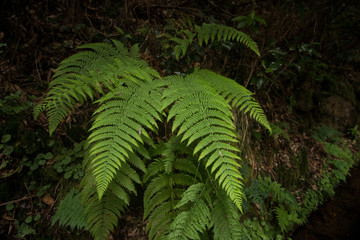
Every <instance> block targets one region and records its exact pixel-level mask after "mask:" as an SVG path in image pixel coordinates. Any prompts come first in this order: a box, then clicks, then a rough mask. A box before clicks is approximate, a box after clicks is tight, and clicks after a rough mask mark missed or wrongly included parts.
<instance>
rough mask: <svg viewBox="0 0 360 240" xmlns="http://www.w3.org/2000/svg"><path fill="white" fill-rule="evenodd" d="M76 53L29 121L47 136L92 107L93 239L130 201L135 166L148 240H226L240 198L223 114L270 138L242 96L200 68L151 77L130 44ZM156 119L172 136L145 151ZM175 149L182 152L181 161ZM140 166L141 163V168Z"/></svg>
mask: <svg viewBox="0 0 360 240" xmlns="http://www.w3.org/2000/svg"><path fill="white" fill-rule="evenodd" d="M198 37H199V38H200V35H199V36H198ZM81 49H83V50H84V51H82V52H79V53H77V54H75V55H73V56H72V57H70V58H68V59H66V60H64V61H63V62H62V63H61V64H60V66H59V68H58V69H57V72H56V74H55V75H54V77H53V80H52V83H51V85H50V91H49V93H48V95H47V97H46V98H45V100H44V101H43V103H42V104H40V105H39V106H38V107H37V108H36V109H35V110H34V115H35V117H37V116H38V115H39V114H40V113H41V112H42V111H46V112H47V115H48V118H49V129H50V134H52V133H53V132H54V130H55V129H56V127H57V126H58V125H59V124H60V123H61V122H62V121H63V120H64V118H65V117H66V116H67V115H68V114H69V113H70V112H71V111H72V109H73V108H74V106H75V105H76V104H77V103H78V102H80V103H82V102H84V101H85V100H91V101H92V102H93V103H94V104H97V110H96V111H95V112H94V115H93V123H92V127H91V128H90V129H89V132H90V135H89V137H88V139H87V155H86V158H85V159H84V165H85V166H86V169H87V171H86V175H85V177H84V179H83V181H82V203H83V205H84V213H85V216H86V219H87V228H88V229H89V230H90V232H91V233H92V235H93V236H94V238H95V239H106V237H107V235H108V234H109V233H110V232H111V231H112V230H113V228H114V226H116V225H117V219H118V216H119V215H120V214H121V212H123V211H124V208H125V207H126V206H127V205H128V204H129V201H130V195H129V194H131V193H135V194H136V191H135V187H134V186H135V185H134V184H136V183H141V180H140V179H141V177H140V176H139V172H138V171H135V170H134V169H133V167H136V168H138V169H141V170H142V171H144V172H146V171H147V174H146V175H145V183H149V184H148V186H147V189H146V191H145V196H144V204H145V206H144V209H145V217H147V218H148V219H149V221H150V223H149V225H148V228H149V229H150V238H151V239H152V238H155V239H163V238H168V239H199V238H200V237H201V236H202V235H203V234H206V232H207V231H208V230H210V229H213V231H214V236H215V239H224V238H222V237H224V236H229V238H227V239H236V229H232V226H237V223H238V216H239V215H238V213H237V211H241V209H242V199H243V191H242V183H241V179H242V178H241V174H240V172H239V166H240V164H239V161H240V160H241V159H240V157H239V154H238V152H239V150H238V148H237V147H236V146H237V144H236V143H237V142H238V136H237V133H236V131H235V126H234V123H233V113H232V110H233V109H235V110H238V111H243V113H246V112H248V113H249V114H250V116H251V117H253V118H254V119H255V120H256V121H257V122H259V123H261V124H262V125H264V126H265V127H266V128H268V129H269V130H270V126H269V123H268V121H267V120H266V117H265V115H264V113H263V111H262V109H261V108H260V106H259V104H258V103H257V102H256V101H255V100H254V98H252V97H251V95H252V94H251V93H250V92H249V91H248V90H246V89H245V88H244V87H242V86H241V85H239V84H237V83H236V82H234V81H233V80H231V79H228V78H226V77H223V76H221V75H218V74H216V73H214V72H211V71H209V70H198V71H195V72H194V73H192V74H189V75H187V76H185V77H181V76H169V77H165V78H161V77H160V75H159V74H158V73H157V72H156V71H155V70H154V69H152V68H150V67H149V66H148V65H147V63H146V62H144V61H143V60H141V59H139V58H138V48H137V46H134V47H132V48H131V49H130V51H127V49H126V48H125V47H124V46H123V45H122V44H121V43H120V42H118V41H112V42H111V43H98V44H88V45H84V46H82V47H81ZM165 119H166V122H167V124H171V125H172V133H171V135H174V136H177V137H173V138H171V139H172V140H170V141H169V142H168V143H160V144H154V143H153V139H152V138H151V137H150V134H149V131H151V132H153V133H155V134H158V131H157V129H158V124H159V123H161V124H162V122H164V120H165ZM164 124H165V123H164ZM185 143H186V144H185ZM149 149H155V151H151V152H152V153H149V152H148V150H149ZM179 151H185V152H184V153H182V154H180V155H183V157H180V158H179V157H178V156H179V154H178V152H179ZM189 151H190V152H189ZM185 156H186V157H185ZM143 159H148V160H149V161H150V164H149V165H148V167H147V169H146V167H145V161H144V160H143ZM213 182H216V184H215V185H214V184H211V183H213ZM214 191H215V192H216V194H215V195H212V196H210V192H214ZM236 209H237V210H236ZM230 210H231V211H230ZM234 211H235V212H234ZM222 213H225V215H221V214H222ZM221 216H222V217H221Z"/></svg>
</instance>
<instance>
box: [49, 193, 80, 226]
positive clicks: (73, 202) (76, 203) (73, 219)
mask: <svg viewBox="0 0 360 240" xmlns="http://www.w3.org/2000/svg"><path fill="white" fill-rule="evenodd" d="M57 222H58V223H59V225H60V226H69V227H70V228H71V230H74V228H77V229H78V230H82V229H83V228H86V219H85V214H84V207H83V206H82V205H81V198H80V193H79V192H78V191H77V190H76V189H75V188H72V189H71V190H70V191H69V193H68V194H67V195H66V196H65V197H64V199H63V200H61V202H60V204H59V206H58V207H57V209H56V213H55V215H54V217H53V219H52V223H51V225H54V224H55V223H57Z"/></svg>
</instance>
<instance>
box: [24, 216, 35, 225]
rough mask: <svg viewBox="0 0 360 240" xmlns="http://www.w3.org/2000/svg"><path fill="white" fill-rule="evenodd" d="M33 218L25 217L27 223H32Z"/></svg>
mask: <svg viewBox="0 0 360 240" xmlns="http://www.w3.org/2000/svg"><path fill="white" fill-rule="evenodd" d="M32 220H33V218H32V216H29V217H27V218H26V219H25V223H31V222H32Z"/></svg>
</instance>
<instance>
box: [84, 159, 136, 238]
mask: <svg viewBox="0 0 360 240" xmlns="http://www.w3.org/2000/svg"><path fill="white" fill-rule="evenodd" d="M95 182H96V181H95V178H94V177H93V176H92V175H91V174H86V175H85V177H84V179H83V184H82V185H83V190H82V202H83V204H84V206H85V209H84V212H85V215H86V219H87V225H88V227H89V229H90V232H91V234H92V235H93V237H94V239H96V240H97V239H99V240H103V239H107V237H108V235H109V234H110V233H111V232H112V231H113V229H114V227H116V226H117V223H118V217H119V216H120V215H121V213H122V212H124V210H125V208H126V206H127V205H128V204H129V201H130V195H129V194H130V193H134V194H136V189H135V183H140V177H139V175H138V173H137V172H136V171H135V170H134V169H132V168H131V167H130V165H128V164H126V163H125V164H123V165H122V166H121V168H120V170H119V171H118V172H117V174H116V175H115V177H114V179H113V180H112V182H111V183H110V184H109V186H108V188H107V190H106V192H105V193H104V194H103V196H102V198H101V200H99V198H98V194H97V188H96V185H95Z"/></svg>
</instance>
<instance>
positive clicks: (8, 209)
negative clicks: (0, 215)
mask: <svg viewBox="0 0 360 240" xmlns="http://www.w3.org/2000/svg"><path fill="white" fill-rule="evenodd" d="M5 208H6V210H7V211H11V210H13V209H14V204H13V203H8V204H6V207H5Z"/></svg>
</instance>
